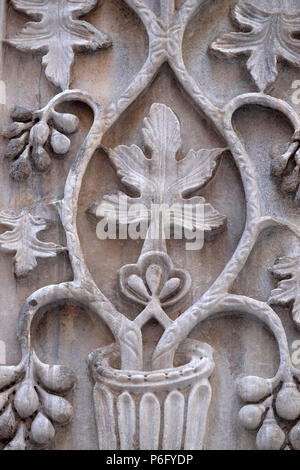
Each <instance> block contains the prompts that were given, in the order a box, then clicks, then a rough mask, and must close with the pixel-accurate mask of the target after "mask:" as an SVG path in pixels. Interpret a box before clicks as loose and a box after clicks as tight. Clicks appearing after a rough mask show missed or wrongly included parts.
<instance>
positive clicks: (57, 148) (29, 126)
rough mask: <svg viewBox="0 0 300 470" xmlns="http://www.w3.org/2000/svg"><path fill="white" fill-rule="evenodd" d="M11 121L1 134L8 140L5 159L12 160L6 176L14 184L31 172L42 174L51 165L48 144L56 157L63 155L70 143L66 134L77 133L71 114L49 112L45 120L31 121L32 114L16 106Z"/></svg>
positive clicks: (77, 120) (77, 123)
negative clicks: (8, 173) (14, 181)
mask: <svg viewBox="0 0 300 470" xmlns="http://www.w3.org/2000/svg"><path fill="white" fill-rule="evenodd" d="M11 118H12V120H13V122H12V123H11V124H10V125H9V126H8V127H7V129H6V130H5V131H4V134H3V135H4V136H5V137H6V138H8V139H10V140H9V143H8V145H7V148H6V151H5V155H4V156H5V158H8V159H10V160H11V161H12V163H11V167H10V175H11V177H12V178H13V179H15V180H16V181H24V180H25V179H27V178H28V177H29V175H30V174H31V172H32V169H33V168H35V169H36V170H38V171H46V170H47V169H48V168H49V167H50V165H51V158H50V155H49V152H48V151H47V150H46V149H45V148H44V147H45V146H46V145H47V144H49V148H50V149H52V151H53V153H54V154H56V155H65V154H66V153H68V151H69V150H70V146H71V141H70V139H69V137H67V135H69V134H73V133H74V132H76V131H77V129H78V125H79V119H78V118H77V116H74V115H73V114H67V113H58V112H57V111H55V110H54V109H53V110H51V111H50V113H49V115H48V116H47V120H43V119H42V120H35V119H34V113H33V112H32V111H30V110H28V109H26V108H22V107H16V108H15V109H14V110H13V112H12V113H11Z"/></svg>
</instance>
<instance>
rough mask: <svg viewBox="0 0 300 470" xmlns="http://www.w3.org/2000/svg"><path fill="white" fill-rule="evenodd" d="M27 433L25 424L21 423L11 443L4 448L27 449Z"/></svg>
mask: <svg viewBox="0 0 300 470" xmlns="http://www.w3.org/2000/svg"><path fill="white" fill-rule="evenodd" d="M25 433H26V428H25V425H24V424H23V423H21V424H20V425H19V427H18V430H17V432H16V435H15V437H14V438H13V439H12V440H11V441H10V442H9V444H7V446H6V447H5V448H4V450H25V449H26V442H25Z"/></svg>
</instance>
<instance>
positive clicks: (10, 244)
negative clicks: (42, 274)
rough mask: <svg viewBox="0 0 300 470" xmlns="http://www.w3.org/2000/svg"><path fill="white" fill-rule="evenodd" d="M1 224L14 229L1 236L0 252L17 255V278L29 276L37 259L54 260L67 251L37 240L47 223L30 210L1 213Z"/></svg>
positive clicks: (15, 257)
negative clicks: (17, 212) (18, 212)
mask: <svg viewBox="0 0 300 470" xmlns="http://www.w3.org/2000/svg"><path fill="white" fill-rule="evenodd" d="M0 224H1V225H6V226H7V227H10V228H11V229H12V230H10V231H7V232H4V233H3V234H2V235H0V251H3V252H5V253H15V256H14V262H15V275H16V277H24V276H26V275H27V274H29V273H30V272H31V271H32V270H33V269H34V268H35V267H36V266H37V258H53V257H55V256H57V254H58V253H61V252H62V251H65V249H66V248H64V247H63V246H61V245H56V244H55V243H52V242H51V243H47V242H42V241H41V240H39V239H38V238H37V234H38V233H39V232H41V231H42V230H45V229H46V228H47V221H46V220H45V219H43V218H41V217H37V216H33V215H31V214H30V212H29V211H28V209H23V210H22V212H21V213H20V214H16V213H15V212H14V211H2V212H0Z"/></svg>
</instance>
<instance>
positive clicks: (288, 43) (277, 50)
mask: <svg viewBox="0 0 300 470" xmlns="http://www.w3.org/2000/svg"><path fill="white" fill-rule="evenodd" d="M233 18H234V20H235V21H236V22H237V24H238V25H239V27H240V28H241V29H244V30H245V29H246V30H250V31H249V32H242V33H229V34H225V35H224V36H223V37H221V38H220V39H217V40H216V41H215V42H214V43H213V44H212V49H213V50H214V51H217V52H221V53H224V54H228V55H231V56H234V55H237V54H246V55H249V54H250V57H249V59H248V62H247V67H248V70H249V71H250V73H251V75H252V78H253V79H254V81H255V83H256V85H257V86H258V88H259V89H260V90H261V91H265V90H266V89H267V88H269V87H270V86H271V85H273V83H274V82H275V80H276V78H277V75H278V59H285V60H287V61H288V62H290V63H291V64H293V65H297V66H298V67H299V66H300V41H299V40H298V39H296V38H295V34H296V33H299V31H300V15H297V14H294V15H289V14H287V13H284V12H283V11H278V12H273V13H269V12H266V11H264V10H261V9H260V8H257V7H255V6H254V5H251V4H250V3H246V2H244V1H240V2H239V3H238V4H237V5H236V6H235V7H234V9H233Z"/></svg>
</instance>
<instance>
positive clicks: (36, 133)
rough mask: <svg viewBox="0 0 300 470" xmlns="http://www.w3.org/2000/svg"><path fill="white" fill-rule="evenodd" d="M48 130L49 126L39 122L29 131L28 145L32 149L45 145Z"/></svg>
mask: <svg viewBox="0 0 300 470" xmlns="http://www.w3.org/2000/svg"><path fill="white" fill-rule="evenodd" d="M49 133H50V129H49V126H48V125H47V124H46V123H45V122H44V121H40V122H38V123H37V124H35V126H33V128H32V129H31V131H30V137H29V139H30V143H31V145H32V146H33V148H37V147H41V146H43V145H45V143H46V142H47V139H48V137H49Z"/></svg>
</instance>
